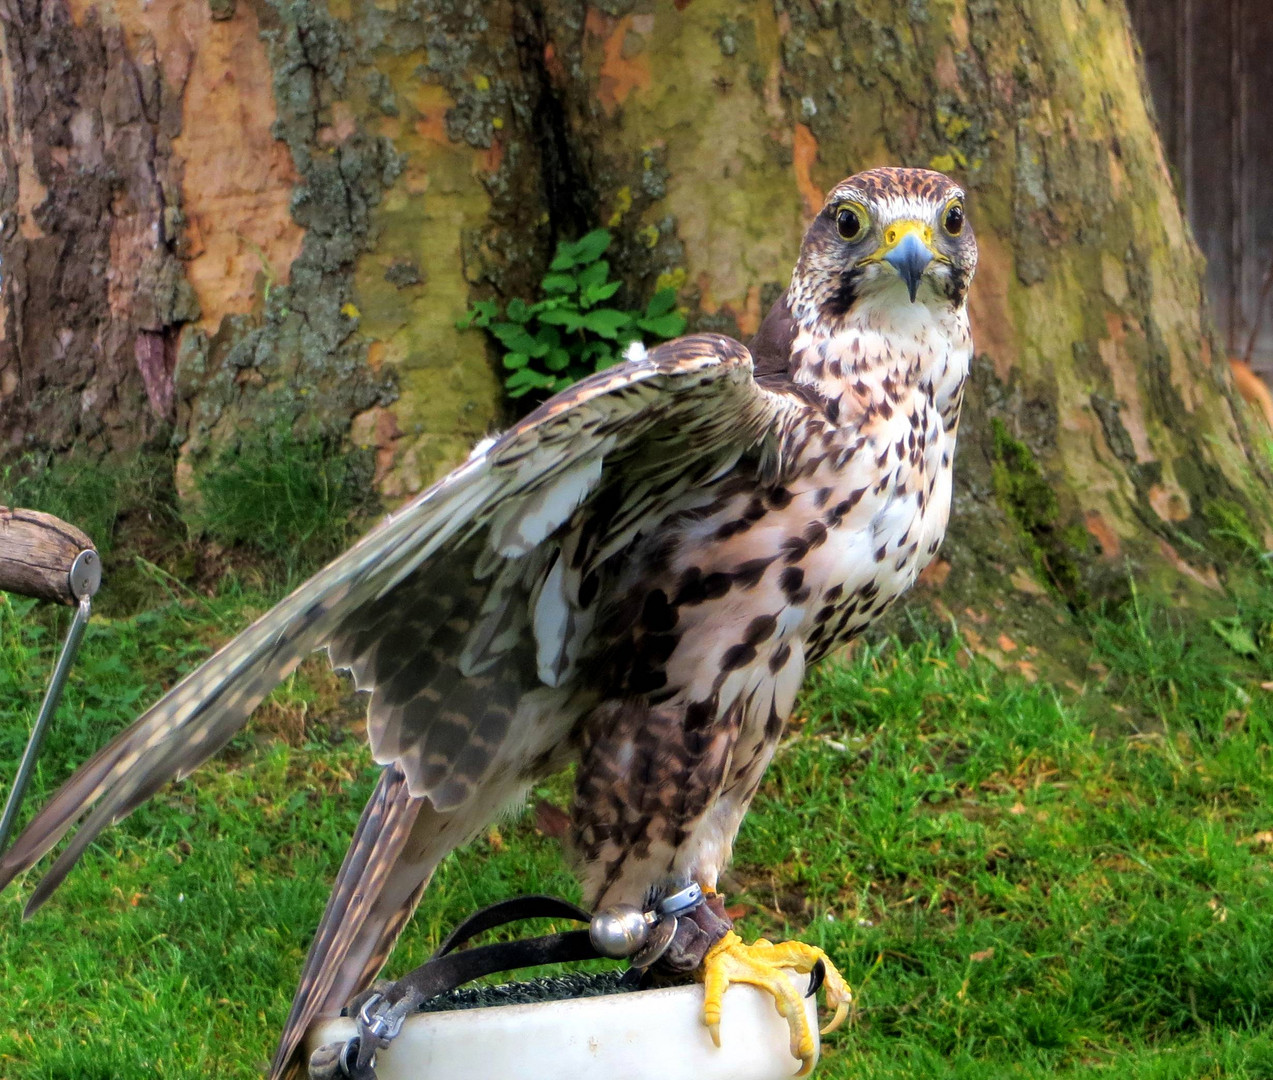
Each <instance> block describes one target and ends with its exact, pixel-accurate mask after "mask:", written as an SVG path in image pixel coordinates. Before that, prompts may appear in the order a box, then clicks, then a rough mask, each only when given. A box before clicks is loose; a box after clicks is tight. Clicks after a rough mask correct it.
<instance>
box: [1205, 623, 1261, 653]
mask: <svg viewBox="0 0 1273 1080" xmlns="http://www.w3.org/2000/svg"><path fill="white" fill-rule="evenodd" d="M1211 629H1212V630H1214V631H1215V634H1216V637H1218V638H1219V639H1220V640H1221V641H1223V642H1224V643H1225V644H1226V645H1228V646H1229V648H1230V649H1232V650H1233V651H1234V652H1235V653H1237V654H1238V655H1239V656H1259V655H1260V647H1259V646H1258V645H1256V643H1255V638H1254V637H1253V636H1252V634H1251V631H1250V630H1249V629H1247V627H1246V626H1245V625H1244V624H1243V622H1242V620H1241V619H1238V618H1236V617H1230V618H1228V619H1212V620H1211Z"/></svg>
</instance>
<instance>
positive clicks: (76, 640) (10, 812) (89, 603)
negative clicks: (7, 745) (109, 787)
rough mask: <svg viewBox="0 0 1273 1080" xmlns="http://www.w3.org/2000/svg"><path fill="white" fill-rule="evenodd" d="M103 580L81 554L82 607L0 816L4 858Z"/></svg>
mask: <svg viewBox="0 0 1273 1080" xmlns="http://www.w3.org/2000/svg"><path fill="white" fill-rule="evenodd" d="M101 579H102V578H101V563H100V562H98V561H97V552H95V551H83V552H81V553H80V557H79V558H77V559H76V560H75V565H74V566H72V568H71V589H72V591H73V593H74V594H75V595H76V596H77V597H78V598H79V602H80V603H79V607H77V608H76V609H75V618H74V619H72V620H71V628H70V629H69V630H68V631H67V632H66V642H65V643H64V644H63V645H62V655H61V656H59V657H58V658H57V667H55V668H54V669H53V678H52V679H51V680H50V681H49V688H48V690H46V691H45V694H44V701H43V702H42V703H41V704H40V712H39V715H37V716H36V718H35V727H33V728H32V729H31V737H30V738H29V739H28V740H27V748H26V750H25V751H23V753H22V761H21V762H19V764H18V771H17V774H16V775H15V776H14V778H13V787H11V788H10V789H9V798H8V801H7V802H5V804H4V815H3V816H2V817H0V855H3V854H4V851H5V849H6V848H7V847H8V846H9V833H10V832H11V831H12V830H13V822H14V819H15V818H17V816H18V809H19V808H20V807H21V806H22V796H23V795H25V794H26V789H27V784H29V783H30V782H31V773H32V772H33V771H34V770H35V761H36V758H37V757H39V754H40V744H41V743H42V742H44V733H45V730H46V729H47V728H48V726H49V720H50V719H52V717H53V714H54V713H55V712H56V711H57V703H58V700H59V699H60V698H61V697H62V687H64V686H65V685H66V677H67V675H69V674H70V671H71V663H72V662H73V661H74V660H75V654H76V653H77V652H78V651H79V647H80V641H81V639H82V638H83V637H84V628H85V627H86V626H87V625H88V618H89V616H90V615H91V614H92V613H93V593H95V592H96V591H97V586H98V585H99V584H100V582H101Z"/></svg>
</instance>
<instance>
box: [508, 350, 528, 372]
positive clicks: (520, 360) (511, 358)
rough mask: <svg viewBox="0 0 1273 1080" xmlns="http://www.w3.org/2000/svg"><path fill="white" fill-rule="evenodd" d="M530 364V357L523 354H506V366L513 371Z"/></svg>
mask: <svg viewBox="0 0 1273 1080" xmlns="http://www.w3.org/2000/svg"><path fill="white" fill-rule="evenodd" d="M529 363H530V357H529V356H527V355H526V354H525V353H521V352H510V353H505V354H504V366H505V367H506V368H508V369H510V370H511V371H516V370H518V369H519V368H524V367H525V366H526V365H527V364H529Z"/></svg>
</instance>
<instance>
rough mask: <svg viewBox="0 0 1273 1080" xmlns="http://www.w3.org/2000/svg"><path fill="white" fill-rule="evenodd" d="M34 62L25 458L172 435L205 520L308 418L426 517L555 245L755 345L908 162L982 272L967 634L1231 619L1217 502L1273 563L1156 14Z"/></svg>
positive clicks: (14, 32)
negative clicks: (600, 262) (675, 300)
mask: <svg viewBox="0 0 1273 1080" xmlns="http://www.w3.org/2000/svg"><path fill="white" fill-rule="evenodd" d="M0 29H2V30H3V35H4V36H3V39H2V40H0V92H2V93H3V98H4V102H3V106H4V107H3V109H2V110H0V125H2V129H0V160H2V161H3V164H4V181H3V182H4V189H3V190H4V198H5V206H6V211H5V215H4V220H3V228H2V229H0V259H2V260H3V261H2V264H0V265H2V268H3V292H2V293H0V299H2V303H3V310H2V311H0V315H2V316H3V327H4V338H3V341H0V434H3V437H4V439H5V440H6V441H7V443H8V444H9V445H10V446H14V447H45V448H53V449H62V448H65V447H67V446H70V445H72V444H79V445H84V446H87V447H89V448H91V449H93V450H95V451H101V452H106V451H126V450H130V449H133V448H135V447H136V446H138V445H141V444H144V443H147V442H150V443H154V442H157V441H161V440H165V439H172V440H175V441H176V442H177V443H178V444H179V445H180V447H181V458H182V469H183V483H184V484H185V486H186V487H187V488H188V487H189V475H190V472H191V471H192V470H197V469H198V468H200V467H207V464H208V463H209V462H212V461H213V460H214V457H213V455H212V451H213V449H214V448H216V447H217V446H221V445H226V444H227V443H232V442H233V441H234V440H235V439H241V438H243V437H245V433H246V434H250V433H251V432H252V431H253V430H255V429H258V428H259V427H261V426H262V425H268V424H271V423H273V422H275V420H276V419H277V418H280V417H281V418H282V420H283V422H286V423H290V424H292V425H293V426H294V427H295V428H296V429H297V430H301V429H302V428H305V429H309V430H317V431H320V432H323V433H326V434H334V435H338V436H340V437H342V438H344V439H346V440H347V442H348V444H349V445H351V446H359V447H363V448H365V449H366V450H367V452H368V453H370V454H371V455H373V456H374V461H375V474H376V480H377V483H378V485H379V487H380V489H381V490H382V491H383V492H384V493H385V494H386V495H388V496H390V497H396V496H400V495H405V494H408V493H410V492H412V491H414V490H418V489H419V487H421V486H422V485H423V484H425V483H426V482H428V481H429V480H430V479H432V478H433V477H434V476H436V475H437V474H438V473H439V472H440V471H441V470H442V469H444V468H445V467H447V466H448V465H450V464H452V463H454V462H455V461H456V460H457V459H458V458H459V457H460V456H461V454H462V453H463V452H464V450H465V448H466V446H467V444H468V443H469V442H470V441H471V440H472V439H473V438H475V437H477V436H480V435H482V434H484V433H485V432H486V430H487V429H488V427H489V426H490V425H492V424H493V423H495V422H496V421H497V420H498V419H499V417H500V414H501V402H500V396H499V392H498V381H497V377H496V375H495V372H494V368H493V367H492V364H491V361H492V357H490V356H488V355H487V346H486V344H485V342H484V340H483V339H482V337H481V335H480V334H478V333H477V332H475V331H470V332H460V331H457V330H456V329H455V320H456V318H457V316H459V315H461V314H462V313H463V312H464V310H465V308H466V307H467V305H468V304H469V303H471V302H472V301H473V300H474V299H477V298H479V297H482V296H488V295H497V296H500V297H503V298H509V297H512V296H531V295H533V289H534V286H535V283H536V282H537V281H538V278H539V276H540V275H541V273H542V271H543V269H544V267H545V266H546V263H547V260H548V259H549V257H550V255H551V252H552V249H553V247H554V244H555V242H556V240H557V239H558V238H560V237H563V236H574V235H578V234H579V233H581V232H583V231H585V230H586V229H588V228H592V227H595V226H596V225H598V224H601V225H606V226H608V227H610V228H611V229H613V230H614V231H615V233H616V236H617V245H616V254H615V262H616V264H617V266H618V268H619V269H620V270H621V272H622V274H623V277H624V280H625V282H626V290H625V294H621V296H620V299H621V300H622V299H625V297H626V299H627V300H629V301H632V302H637V301H640V300H642V299H644V298H645V297H647V296H648V295H649V294H650V293H651V292H652V291H653V290H654V288H655V287H656V285H657V284H659V283H669V282H670V283H672V284H674V285H676V286H677V287H678V289H679V294H680V298H681V302H682V303H683V305H684V306H685V308H686V310H687V313H688V314H689V316H690V326H691V328H697V329H705V328H711V329H719V330H724V331H726V332H729V333H734V334H738V335H740V336H742V337H744V338H746V337H747V336H748V335H749V334H750V333H752V332H753V331H754V330H755V329H756V327H757V326H758V324H759V321H760V318H761V316H762V315H763V312H764V310H765V308H766V306H767V305H768V304H769V303H770V302H771V301H772V300H773V299H774V298H775V297H776V296H778V295H779V294H780V293H781V291H782V290H783V289H784V288H785V286H786V283H787V280H788V276H789V273H790V268H791V266H792V264H793V262H794V259H795V256H796V252H797V250H798V247H799V243H800V238H801V233H802V230H803V226H804V224H805V222H806V221H807V220H808V217H809V216H810V215H811V214H812V213H813V212H814V210H815V209H816V208H817V206H818V205H819V202H820V199H821V195H822V192H823V191H825V190H826V189H827V188H828V187H830V186H831V185H832V184H833V183H834V182H835V181H837V180H838V179H840V178H841V177H842V176H844V175H846V174H848V173H851V172H854V171H856V170H858V169H862V168H866V167H869V166H872V165H877V164H882V163H904V164H913V165H924V166H930V167H933V168H938V169H942V170H945V171H947V172H950V173H952V174H953V175H955V176H957V177H958V178H960V179H961V180H962V181H963V182H965V183H966V185H967V187H968V189H969V192H970V202H971V206H972V214H973V216H974V222H975V225H976V229H977V234H978V237H979V240H980V245H981V266H980V269H979V271H978V276H977V280H976V282H975V284H974V287H973V291H972V305H973V309H974V324H975V333H976V339H977V346H978V350H979V351H978V354H977V358H976V362H975V367H974V375H973V386H972V388H971V389H972V392H971V393H970V394H969V397H968V401H969V406H968V415H967V417H966V421H965V423H964V426H963V428H962V433H961V443H962V448H961V451H960V460H959V466H958V476H959V480H958V492H957V503H956V509H955V523H954V526H953V529H952V536H951V541H950V546H949V547H948V549H947V554H946V556H945V558H944V559H943V561H942V562H940V563H938V564H937V566H936V567H935V568H933V569H932V571H931V572H930V574H929V575H928V579H927V580H928V582H929V583H930V584H931V585H934V586H938V585H940V587H941V594H942V596H941V600H940V601H939V602H940V603H944V604H945V606H946V607H947V608H948V609H952V610H956V611H959V612H963V611H965V609H969V610H971V611H972V612H973V613H974V615H975V616H977V618H980V617H981V616H982V615H984V614H985V613H986V612H991V613H993V612H994V611H995V610H996V609H1011V611H1012V612H1013V613H1014V617H1017V618H1018V619H1019V621H1021V622H1023V623H1025V624H1026V625H1027V628H1029V627H1031V626H1032V627H1033V631H1034V632H1037V633H1038V634H1044V633H1046V632H1047V627H1049V626H1054V623H1055V619H1056V617H1057V610H1058V605H1057V604H1056V603H1055V602H1054V601H1057V600H1060V601H1063V603H1062V604H1061V605H1060V608H1061V610H1062V611H1063V610H1064V608H1066V607H1068V608H1077V607H1082V606H1083V605H1084V604H1086V603H1087V602H1088V601H1089V600H1090V599H1091V598H1093V597H1097V596H1101V595H1107V594H1109V593H1110V592H1111V591H1117V589H1118V588H1119V583H1120V582H1122V581H1124V580H1125V579H1126V576H1127V574H1128V569H1129V567H1130V569H1131V572H1132V573H1134V574H1136V575H1138V576H1139V577H1141V578H1142V579H1144V580H1146V581H1150V582H1153V583H1154V584H1155V585H1157V586H1158V587H1160V588H1161V589H1164V590H1178V589H1184V590H1186V591H1188V592H1190V593H1192V594H1197V595H1206V594H1208V593H1210V592H1213V591H1214V590H1216V589H1218V588H1219V585H1220V581H1219V576H1218V573H1219V571H1218V569H1217V566H1216V562H1217V556H1216V554H1215V549H1214V544H1213V541H1212V534H1211V524H1210V518H1209V509H1210V508H1212V507H1213V506H1214V505H1215V504H1217V503H1224V504H1226V505H1228V506H1230V507H1238V508H1240V509H1241V511H1242V512H1244V513H1245V514H1246V515H1247V516H1248V518H1249V520H1250V521H1251V523H1252V525H1253V528H1254V530H1255V532H1256V533H1257V535H1261V536H1265V537H1271V536H1273V528H1271V526H1273V519H1271V518H1270V512H1269V510H1268V505H1269V499H1268V496H1269V474H1268V469H1267V466H1266V464H1265V462H1264V461H1263V460H1262V459H1261V457H1260V455H1259V454H1258V453H1257V452H1256V451H1255V448H1254V446H1253V443H1252V439H1251V435H1250V432H1249V430H1248V428H1247V421H1246V414H1245V410H1244V407H1243V406H1242V405H1241V404H1240V402H1239V400H1238V399H1237V398H1236V396H1235V394H1234V392H1233V388H1232V385H1231V383H1230V380H1229V375H1228V370H1227V366H1226V364H1225V363H1224V357H1223V356H1222V355H1221V354H1220V352H1219V350H1217V349H1215V348H1214V347H1213V346H1214V341H1213V336H1212V331H1211V328H1210V324H1209V320H1208V316H1207V312H1206V305H1205V300H1204V295H1203V290H1202V285H1201V277H1200V272H1201V265H1200V258H1199V256H1198V253H1197V250H1196V248H1195V246H1194V244H1193V243H1192V241H1191V239H1190V235H1189V230H1188V227H1187V225H1186V223H1185V221H1184V220H1183V218H1182V215H1181V212H1180V209H1179V205H1178V201H1177V198H1176V194H1175V192H1174V191H1173V188H1172V182H1171V178H1170V176H1169V174H1168V170H1167V167H1166V165H1165V163H1164V159H1163V155H1162V151H1161V147H1160V144H1159V140H1158V138H1157V135H1156V133H1155V130H1154V125H1153V120H1152V117H1151V115H1150V112H1149V108H1148V105H1147V95H1146V90H1145V86H1144V80H1143V77H1142V73H1141V69H1140V64H1139V58H1138V53H1137V47H1136V44H1135V41H1134V39H1133V36H1132V32H1131V29H1130V26H1129V21H1128V17H1127V12H1126V10H1125V7H1124V4H1123V3H1122V2H1121V0H1087V2H1083V3H1081V2H1079V0H1002V2H996V3H993V4H991V3H985V2H983V0H919V2H916V3H911V4H908V5H904V6H899V5H898V4H896V3H895V2H894V0H855V2H853V3H841V2H835V0H826V2H818V0H815V2H809V0H801V2H796V0H765V2H750V3H741V4H740V3H726V2H724V0H676V2H674V3H672V2H668V3H664V2H659V3H629V2H623V0H606V2H602V3H598V4H597V5H595V6H589V5H586V4H582V3H576V2H570V3H568V2H564V0H541V2H533V3H522V2H513V0H494V2H490V3H480V4H479V3H476V2H460V0H415V2H413V3H407V2H406V0H399V2H397V3H392V2H378V3H374V4H373V3H370V2H368V0H328V3H327V5H326V6H325V7H324V6H323V4H322V3H321V2H314V3H307V2H300V0H214V2H212V3H208V2H206V0H181V2H175V3H172V4H156V5H148V4H145V3H143V2H142V0H116V2H114V3H112V4H110V5H105V4H99V3H97V2H95V0H3V2H2V3H0ZM68 71H69V72H71V73H72V74H71V76H69V77H68V75H67V74H66V73H67V72H68ZM1032 613H1033V614H1032ZM973 621H974V623H975V621H976V619H974V620H973ZM974 633H976V631H975V630H974ZM1009 651H1011V650H1009ZM1009 659H1011V658H1009Z"/></svg>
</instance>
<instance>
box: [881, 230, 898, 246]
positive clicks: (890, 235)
mask: <svg viewBox="0 0 1273 1080" xmlns="http://www.w3.org/2000/svg"><path fill="white" fill-rule="evenodd" d="M884 243H886V244H895V243H897V230H896V229H889V230H888V231H887V232H886V233H885V234H884Z"/></svg>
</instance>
